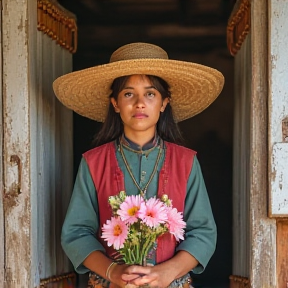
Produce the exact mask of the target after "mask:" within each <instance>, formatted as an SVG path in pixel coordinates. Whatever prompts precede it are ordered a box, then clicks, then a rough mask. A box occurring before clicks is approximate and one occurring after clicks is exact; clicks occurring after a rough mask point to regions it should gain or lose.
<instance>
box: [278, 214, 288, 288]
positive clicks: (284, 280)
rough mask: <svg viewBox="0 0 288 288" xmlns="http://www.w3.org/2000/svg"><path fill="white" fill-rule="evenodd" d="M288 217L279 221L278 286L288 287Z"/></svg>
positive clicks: (280, 287) (281, 287)
mask: <svg viewBox="0 0 288 288" xmlns="http://www.w3.org/2000/svg"><path fill="white" fill-rule="evenodd" d="M287 239H288V219H285V220H278V221H277V288H287V287H288V269H287V267H288V245H287V241H288V240H287Z"/></svg>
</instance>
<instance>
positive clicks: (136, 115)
mask: <svg viewBox="0 0 288 288" xmlns="http://www.w3.org/2000/svg"><path fill="white" fill-rule="evenodd" d="M147 117H148V115H146V114H144V113H135V114H134V115H133V118H136V119H144V118H147Z"/></svg>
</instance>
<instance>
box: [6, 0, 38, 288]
mask: <svg viewBox="0 0 288 288" xmlns="http://www.w3.org/2000/svg"><path fill="white" fill-rule="evenodd" d="M2 3H3V5H2V9H3V10H2V31H5V33H3V35H2V39H3V46H2V48H3V113H4V115H5V117H4V121H3V133H4V139H5V140H4V143H3V163H4V164H3V165H4V177H3V179H4V185H5V191H4V203H3V204H4V225H5V228H4V229H5V276H4V279H5V280H4V283H5V286H4V287H9V288H10V287H19V288H22V287H23V288H25V287H31V286H32V285H31V282H30V281H31V275H30V268H31V245H30V221H31V203H30V168H29V160H30V159H29V145H30V139H29V93H28V82H29V81H28V73H27V72H28V70H29V69H28V29H27V28H28V20H27V19H28V15H27V5H26V2H23V1H20V0H15V1H13V3H12V2H11V1H9V0H3V1H2ZM35 4H36V3H35ZM13 159H19V162H17V161H13ZM20 176H21V177H20ZM19 179H21V181H20V182H19Z"/></svg>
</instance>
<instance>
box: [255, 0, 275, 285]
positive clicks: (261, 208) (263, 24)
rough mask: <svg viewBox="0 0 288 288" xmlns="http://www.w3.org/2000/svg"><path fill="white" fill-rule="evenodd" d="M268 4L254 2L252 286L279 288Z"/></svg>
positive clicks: (260, 1) (262, 0) (263, 0)
mask: <svg viewBox="0 0 288 288" xmlns="http://www.w3.org/2000/svg"><path fill="white" fill-rule="evenodd" d="M267 9H268V7H267V1H266V0H257V1H251V65H252V74H251V75H252V79H251V80H252V86H251V89H252V90H251V105H252V106H251V115H250V119H251V127H250V137H251V146H250V171H251V174H250V181H251V188H250V189H251V190H250V223H251V224H250V225H251V232H250V233H251V234H250V235H251V236H250V237H251V251H250V254H251V256H250V257H251V262H250V273H249V274H250V276H249V278H250V281H251V286H252V287H255V288H256V287H262V288H266V287H267V288H268V287H269V288H276V287H277V286H276V285H277V279H276V221H275V220H273V219H269V218H268V217H267V214H268V211H267V207H268V199H267V195H268V191H267V190H268V181H267V173H268V167H267V162H268V159H267V157H268V153H267V152H268V147H267V138H268V135H267V125H268V115H267V111H268V107H267V98H268V83H269V81H268V71H267V61H268V47H267V43H268V33H267V31H268V27H267V23H268V11H267Z"/></svg>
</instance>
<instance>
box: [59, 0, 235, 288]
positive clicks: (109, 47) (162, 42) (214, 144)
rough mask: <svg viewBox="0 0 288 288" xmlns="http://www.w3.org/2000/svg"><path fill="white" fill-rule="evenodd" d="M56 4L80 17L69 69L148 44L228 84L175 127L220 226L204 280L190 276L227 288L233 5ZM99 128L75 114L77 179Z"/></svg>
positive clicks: (182, 0)
mask: <svg viewBox="0 0 288 288" xmlns="http://www.w3.org/2000/svg"><path fill="white" fill-rule="evenodd" d="M58 2H59V3H60V4H61V5H63V6H64V7H65V8H67V9H69V10H70V11H71V12H73V13H74V14H76V16H77V18H78V29H79V30H78V35H79V38H78V51H77V53H76V54H75V55H74V58H73V70H74V71H75V70H80V69H84V68H87V67H91V66H94V65H98V64H104V63H107V62H108V61H109V57H110V55H111V53H112V52H113V51H114V50H115V49H117V48H118V47H120V46H122V45H124V44H127V43H131V42H148V43H153V44H156V45H159V46H160V47H162V48H164V50H166V51H167V53H168V55H169V58H171V59H177V60H184V61H191V62H196V63H199V64H203V65H208V66H211V67H213V68H216V69H218V70H220V71H221V72H222V73H223V74H224V76H225V86H224V89H223V91H222V93H221V95H220V96H219V97H218V99H217V100H216V101H215V102H214V103H213V104H212V105H211V106H210V107H209V108H208V109H206V110H205V111H204V112H202V113H201V114H199V115H197V116H195V117H193V118H192V119H188V120H185V121H183V122H181V123H180V124H179V125H180V129H181V131H182V132H183V136H184V138H185V140H186V146H187V147H189V148H191V149H193V150H196V151H197V152H198V159H199V161H200V164H201V167H202V172H203V175H204V179H205V182H206V186H207V190H208V194H209V197H210V201H211V205H212V209H213V213H214V217H215V220H216V224H217V227H218V243H217V248H216V251H215V254H214V255H213V257H212V258H211V260H210V263H209V264H208V266H207V269H206V270H205V271H204V272H203V273H202V274H201V275H193V279H194V283H195V284H194V285H195V287H205V288H208V287H215V288H216V287H218V288H220V287H221V288H228V287H229V275H231V274H232V138H233V107H234V104H233V86H234V84H233V72H234V60H233V58H232V57H231V56H230V55H229V52H228V49H227V47H226V25H227V21H228V17H229V15H230V12H231V9H232V3H231V2H234V1H229V0H226V1H225V0H217V1H216V0H213V1H203V0H191V1H188V0H179V1H174V0H145V1H141V2H140V1H132V0H105V1H104V0H102V1H100V0H98V1H95V0H94V1H93V0H85V1H80V0H77V1H76V0H75V1H69V0H61V1H58ZM99 128H100V124H99V123H97V122H94V121H92V120H89V119H86V118H83V117H81V116H79V115H77V114H74V174H76V172H77V167H78V165H79V162H80V159H81V154H82V153H83V152H84V151H86V150H88V149H90V148H92V144H91V143H92V140H93V137H94V135H95V134H96V133H97V131H98V130H99ZM81 278H85V276H84V277H80V279H81ZM80 282H81V280H80ZM84 282H85V280H84ZM81 287H82V286H81ZM83 287H84V286H83Z"/></svg>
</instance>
